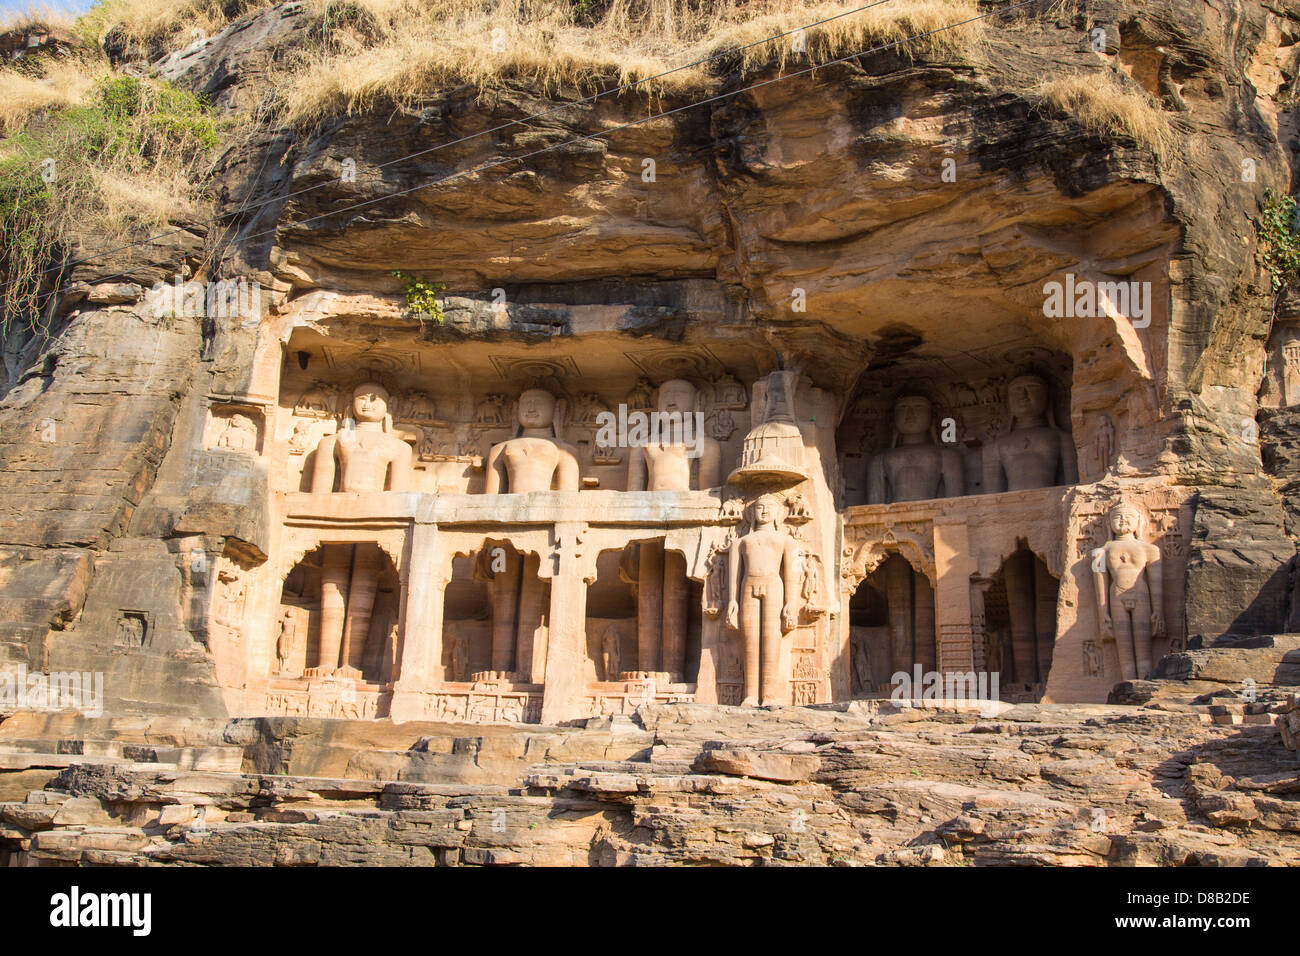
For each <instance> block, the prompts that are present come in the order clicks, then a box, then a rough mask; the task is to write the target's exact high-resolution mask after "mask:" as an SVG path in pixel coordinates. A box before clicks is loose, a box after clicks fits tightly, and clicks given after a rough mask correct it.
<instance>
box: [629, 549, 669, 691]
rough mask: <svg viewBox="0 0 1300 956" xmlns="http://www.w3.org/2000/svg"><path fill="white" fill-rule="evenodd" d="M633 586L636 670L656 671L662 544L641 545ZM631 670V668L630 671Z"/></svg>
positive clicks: (661, 602) (660, 630) (659, 646)
mask: <svg viewBox="0 0 1300 956" xmlns="http://www.w3.org/2000/svg"><path fill="white" fill-rule="evenodd" d="M637 567H638V569H639V570H638V574H637V583H636V667H637V670H642V671H657V670H659V659H660V655H661V653H662V648H663V624H664V620H663V614H664V597H665V595H664V546H663V542H662V541H646V542H644V543H642V545H641V556H640V559H639V560H638V561H637ZM629 669H630V668H629Z"/></svg>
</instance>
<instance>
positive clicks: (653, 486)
mask: <svg viewBox="0 0 1300 956" xmlns="http://www.w3.org/2000/svg"><path fill="white" fill-rule="evenodd" d="M686 451H687V449H686V446H685V445H682V444H677V445H666V444H662V443H659V442H656V443H654V444H650V445H647V446H646V447H645V466H646V488H647V489H648V490H650V491H689V490H690V487H691V459H690V458H688V457H687V454H686Z"/></svg>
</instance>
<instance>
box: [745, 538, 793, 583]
mask: <svg viewBox="0 0 1300 956" xmlns="http://www.w3.org/2000/svg"><path fill="white" fill-rule="evenodd" d="M784 556H785V535H784V534H782V533H781V532H780V531H773V530H771V529H763V530H761V531H751V532H750V533H749V534H747V535H745V536H744V537H743V538H741V539H740V557H741V560H742V561H744V564H745V577H746V578H748V577H751V576H756V577H768V576H770V575H780V573H781V560H782V558H783V557H784Z"/></svg>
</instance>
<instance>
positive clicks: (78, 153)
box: [0, 76, 218, 330]
mask: <svg viewBox="0 0 1300 956" xmlns="http://www.w3.org/2000/svg"><path fill="white" fill-rule="evenodd" d="M217 139H218V135H217V127H216V124H215V122H214V120H213V118H212V117H211V115H210V114H209V110H208V106H207V104H206V103H204V102H203V101H202V100H201V99H199V98H198V97H197V96H195V95H194V94H193V93H190V92H188V91H186V90H181V89H177V88H176V87H173V86H171V85H170V84H167V83H163V82H160V81H155V80H141V79H137V78H136V77H132V76H109V77H105V78H104V79H102V80H100V81H99V83H98V84H97V85H96V88H95V93H94V95H93V96H91V97H89V98H88V99H87V101H86V102H84V103H82V104H80V105H77V106H70V107H62V108H59V109H54V110H49V111H47V112H46V113H44V114H40V115H37V116H34V117H32V119H31V120H30V121H29V122H28V123H27V125H26V127H25V128H24V129H20V130H18V131H16V132H14V133H12V134H10V135H9V136H7V137H4V138H3V139H0V215H2V216H3V224H0V282H2V283H3V286H2V287H0V329H3V330H7V329H8V328H9V327H10V325H11V323H12V322H13V320H14V319H15V318H16V317H19V316H22V317H24V318H25V319H26V320H27V323H28V324H29V325H32V326H33V327H34V326H35V325H36V324H37V322H38V318H39V307H40V304H41V303H40V299H39V297H40V294H41V292H42V288H43V287H44V286H45V285H46V278H47V277H46V276H45V274H44V273H45V270H46V269H48V268H49V267H50V266H51V265H52V264H53V263H54V262H55V261H57V259H58V258H59V256H60V255H62V254H63V248H65V247H67V246H68V245H69V244H70V242H71V236H72V235H73V233H74V232H78V231H93V230H87V225H88V223H92V222H93V221H94V220H95V218H96V216H100V217H101V218H104V217H107V218H108V219H109V220H112V221H113V222H114V223H116V232H125V231H128V230H123V229H122V228H121V227H122V226H124V225H126V224H127V223H128V222H129V221H130V217H129V215H126V214H124V213H127V212H129V211H127V210H122V209H114V208H111V207H110V206H109V205H107V204H106V203H105V202H104V200H103V197H102V196H100V195H99V193H98V191H97V185H96V184H97V180H96V178H95V172H96V171H100V172H103V171H110V172H112V173H113V174H114V175H116V176H119V177H128V181H133V180H131V179H130V178H131V177H137V176H139V177H148V176H150V175H153V174H155V173H157V172H158V171H159V170H167V171H170V172H173V173H174V172H175V171H176V170H177V169H188V166H189V164H190V163H191V162H192V161H193V160H194V159H195V158H197V157H199V156H201V155H203V154H204V153H206V152H207V151H208V150H210V149H212V148H213V147H214V146H215V145H216V144H217ZM50 160H52V161H53V164H54V165H53V169H54V171H55V177H54V179H53V180H52V181H51V182H45V181H44V180H43V179H42V177H41V170H42V166H43V164H46V163H47V161H50ZM114 238H116V235H115V236H114Z"/></svg>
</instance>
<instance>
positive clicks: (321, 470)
mask: <svg viewBox="0 0 1300 956" xmlns="http://www.w3.org/2000/svg"><path fill="white" fill-rule="evenodd" d="M352 416H353V419H354V421H355V423H356V424H355V427H354V428H345V429H344V430H343V431H341V432H339V433H338V434H336V435H328V436H326V437H325V438H323V439H321V442H320V444H319V445H317V446H316V460H315V464H314V465H313V467H312V481H311V490H312V491H313V492H317V493H324V492H330V491H332V490H334V479H335V476H336V474H337V477H338V485H339V488H338V490H339V491H341V492H361V491H405V490H406V489H407V488H409V487H410V482H411V461H412V453H411V446H410V445H408V444H407V443H406V442H404V441H402V440H401V439H400V438H398V437H397V436H396V435H391V434H389V433H388V431H387V423H388V392H387V391H386V390H385V389H384V387H383V386H382V385H378V384H376V383H374V382H367V383H365V384H363V385H358V386H357V387H356V389H355V390H354V391H353V393H352ZM322 549H323V555H322V559H321V599H320V656H319V658H318V659H317V663H316V667H315V668H314V670H315V672H317V673H325V674H328V673H331V672H333V671H334V670H335V669H336V668H339V667H348V668H352V669H354V670H356V671H358V672H359V671H360V670H361V666H362V661H363V658H364V654H365V646H366V639H367V637H368V636H369V633H370V619H371V614H372V612H373V611H374V606H375V592H376V589H377V588H378V584H379V571H380V567H381V564H382V557H381V555H380V553H379V546H378V545H376V544H374V543H371V542H359V543H357V544H355V545H353V544H326V545H323V546H322Z"/></svg>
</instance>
